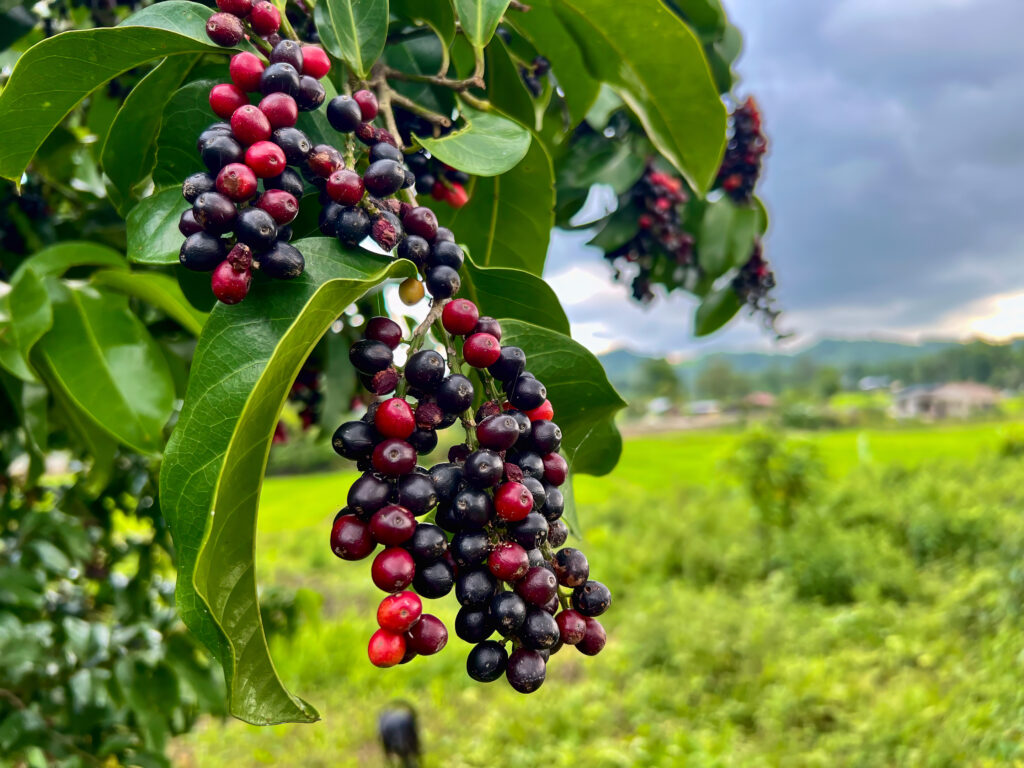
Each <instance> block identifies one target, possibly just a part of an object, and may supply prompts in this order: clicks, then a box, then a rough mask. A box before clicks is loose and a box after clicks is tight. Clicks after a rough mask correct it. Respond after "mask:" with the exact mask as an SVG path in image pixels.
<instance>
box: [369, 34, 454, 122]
mask: <svg viewBox="0 0 1024 768" xmlns="http://www.w3.org/2000/svg"><path fill="white" fill-rule="evenodd" d="M384 61H385V63H386V64H387V65H388V66H389V67H391V68H392V69H398V70H401V71H402V72H407V73H409V74H411V75H436V74H437V73H438V72H441V71H444V70H446V69H447V66H448V48H447V47H446V46H445V44H444V43H443V42H442V41H441V40H440V39H438V38H437V37H433V36H431V35H417V36H415V37H411V38H409V39H408V40H402V41H401V42H398V43H394V44H392V45H389V46H388V47H387V48H386V49H385V51H384ZM389 85H390V86H391V87H392V88H394V89H395V90H396V91H398V92H399V93H400V94H402V95H403V96H405V97H407V98H410V99H412V100H413V101H415V102H416V103H417V104H419V105H420V106H421V107H426V108H427V109H430V110H433V111H434V112H437V113H439V114H443V115H449V114H451V111H452V109H453V108H454V107H455V97H454V95H453V94H452V91H451V90H450V89H448V88H439V87H437V86H432V85H430V84H428V83H413V82H405V81H403V80H395V81H393V82H391V83H389Z"/></svg>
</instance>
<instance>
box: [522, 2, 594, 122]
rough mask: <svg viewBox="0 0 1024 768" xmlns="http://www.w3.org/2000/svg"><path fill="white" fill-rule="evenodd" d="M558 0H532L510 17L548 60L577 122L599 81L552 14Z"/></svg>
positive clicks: (572, 40) (574, 43) (572, 38)
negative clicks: (526, 7)
mask: <svg viewBox="0 0 1024 768" xmlns="http://www.w3.org/2000/svg"><path fill="white" fill-rule="evenodd" d="M556 2H557V0H532V1H531V2H530V3H529V5H530V10H529V12H528V13H516V14H512V15H511V16H510V21H511V23H512V25H513V26H514V27H515V28H516V29H518V30H519V31H521V32H522V33H523V34H524V35H526V37H528V38H529V39H530V40H531V41H533V44H534V45H535V46H536V48H537V50H539V51H542V52H543V53H544V56H545V57H546V58H547V59H548V60H549V61H550V62H551V68H552V72H554V75H555V79H557V80H558V85H559V86H560V87H561V88H562V90H563V91H564V92H565V103H566V105H567V106H568V108H569V122H570V123H571V124H572V126H576V125H579V123H581V122H582V121H583V118H584V117H585V116H586V114H587V112H588V111H589V110H590V107H591V105H593V103H594V100H595V99H596V98H597V94H598V89H599V88H600V85H601V83H600V80H597V79H595V78H594V76H593V75H591V73H590V71H589V70H588V69H587V64H586V61H585V60H584V58H583V52H582V51H581V50H580V47H579V45H577V43H576V39H575V38H574V37H573V36H572V35H571V34H570V33H569V30H567V29H566V27H565V25H564V24H563V23H562V21H561V19H559V18H558V16H557V14H556V13H555V9H554V4H555V3H556Z"/></svg>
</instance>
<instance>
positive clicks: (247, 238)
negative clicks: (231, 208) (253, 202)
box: [235, 208, 294, 253]
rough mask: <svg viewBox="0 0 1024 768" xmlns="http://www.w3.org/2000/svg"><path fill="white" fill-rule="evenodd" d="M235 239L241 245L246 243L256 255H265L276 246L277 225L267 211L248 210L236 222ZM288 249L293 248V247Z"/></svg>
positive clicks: (239, 215) (240, 214)
mask: <svg viewBox="0 0 1024 768" xmlns="http://www.w3.org/2000/svg"><path fill="white" fill-rule="evenodd" d="M235 237H236V238H238V241H239V242H240V243H245V244H246V245H248V246H249V247H250V248H252V249H253V251H254V252H255V253H263V252H264V251H267V250H269V249H270V248H271V247H273V246H274V243H275V240H276V238H277V224H275V223H274V219H273V217H272V216H271V215H270V214H269V213H267V212H266V211H264V210H261V209H259V208H246V209H245V210H244V211H242V212H241V213H239V214H238V219H237V221H236V222H235ZM284 245H286V244H284ZM288 247H289V248H291V246H288ZM293 250H294V249H293Z"/></svg>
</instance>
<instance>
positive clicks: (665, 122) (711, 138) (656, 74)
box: [555, 0, 726, 192]
mask: <svg viewBox="0 0 1024 768" xmlns="http://www.w3.org/2000/svg"><path fill="white" fill-rule="evenodd" d="M555 10H556V12H557V13H558V15H559V18H560V19H561V20H562V22H563V23H564V24H565V25H566V28H567V29H568V30H569V31H570V32H571V33H572V35H573V36H574V38H575V40H576V43H577V45H579V46H580V49H581V50H582V51H583V55H584V59H585V61H586V63H587V68H588V71H589V72H590V73H591V75H592V76H593V77H595V78H597V79H599V80H601V81H603V82H606V83H608V84H609V85H610V86H612V88H614V89H615V91H616V93H618V94H619V96H620V97H621V98H622V100H623V101H625V102H626V104H627V105H628V106H629V108H630V109H632V110H633V112H634V113H635V114H636V116H637V118H638V119H639V120H640V122H641V123H642V124H643V126H644V130H645V131H646V132H647V135H648V136H649V137H650V138H651V141H653V142H654V144H655V146H656V147H657V148H658V150H659V151H660V152H661V154H662V155H664V156H665V158H666V159H668V160H669V162H671V163H672V164H673V165H674V166H675V167H676V168H677V169H678V170H679V172H680V173H682V174H683V175H684V176H686V177H687V179H688V180H689V181H690V183H691V185H692V186H694V187H695V188H696V189H697V190H699V191H701V192H704V191H706V190H707V189H708V187H709V186H710V185H711V183H712V181H713V180H714V178H715V174H716V173H717V171H718V167H719V164H720V162H721V159H722V150H723V149H724V147H725V128H726V115H725V107H724V106H723V105H722V102H721V100H720V99H719V97H718V89H717V87H716V86H715V83H714V82H713V80H712V77H711V71H710V70H709V68H708V64H707V61H706V60H705V58H704V53H703V50H702V48H701V44H700V41H699V40H698V39H697V38H696V36H695V35H694V34H693V32H691V31H690V29H689V28H688V27H687V26H686V24H685V23H683V21H682V20H681V19H679V17H677V16H676V15H675V14H673V13H672V12H670V11H669V10H667V9H666V8H665V7H664V6H663V5H662V4H661V3H660V2H658V1H657V0H634V2H630V3H622V2H618V1H617V0H587V1H586V2H583V0H555ZM638 19H643V23H637V20H638ZM652 30H657V34H654V33H653V32H652ZM669 62H671V66H667V64H668V63H669Z"/></svg>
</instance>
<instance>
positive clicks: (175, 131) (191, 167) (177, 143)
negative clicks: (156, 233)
mask: <svg viewBox="0 0 1024 768" xmlns="http://www.w3.org/2000/svg"><path fill="white" fill-rule="evenodd" d="M216 84H217V81H216V80H194V81H193V82H191V83H189V84H188V85H186V86H184V87H182V88H179V89H178V90H177V91H176V92H175V94H174V95H173V96H172V97H171V99H170V101H169V102H168V103H167V108H166V109H165V110H164V116H163V120H162V121H161V123H162V126H163V128H162V129H161V131H160V136H159V138H157V141H156V168H155V169H154V170H153V181H154V183H155V184H156V185H157V186H158V187H161V186H171V185H180V184H181V182H182V181H183V180H184V179H185V177H186V176H189V175H190V174H193V173H196V172H197V171H203V170H206V169H205V168H204V167H203V161H202V159H201V158H200V157H199V152H197V151H196V137H198V136H199V134H200V133H201V132H202V131H203V129H204V128H206V126H208V125H209V124H210V123H213V122H215V121H216V120H217V116H216V115H215V114H214V113H213V110H212V109H210V88H212V87H213V86H214V85H216Z"/></svg>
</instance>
